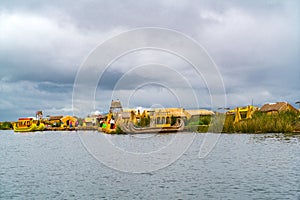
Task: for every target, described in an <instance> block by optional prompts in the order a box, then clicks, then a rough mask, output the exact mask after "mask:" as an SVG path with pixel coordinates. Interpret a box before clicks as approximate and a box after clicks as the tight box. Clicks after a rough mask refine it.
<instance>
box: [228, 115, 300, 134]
mask: <svg viewBox="0 0 300 200" xmlns="http://www.w3.org/2000/svg"><path fill="white" fill-rule="evenodd" d="M299 127H300V119H299V115H298V114H297V113H295V112H290V111H287V112H280V113H276V114H272V115H270V114H266V113H262V112H260V111H256V112H255V113H254V114H253V116H252V119H244V120H241V121H239V122H237V123H234V115H227V116H226V118H225V123H224V126H223V132H226V133H236V132H241V133H291V132H293V131H297V130H298V129H299Z"/></svg>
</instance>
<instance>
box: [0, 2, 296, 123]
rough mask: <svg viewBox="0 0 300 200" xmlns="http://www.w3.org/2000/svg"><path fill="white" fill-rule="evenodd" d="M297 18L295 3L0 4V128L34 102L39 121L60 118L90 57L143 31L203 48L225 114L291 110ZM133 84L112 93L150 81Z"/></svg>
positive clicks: (113, 77) (108, 84)
mask: <svg viewBox="0 0 300 200" xmlns="http://www.w3.org/2000/svg"><path fill="white" fill-rule="evenodd" d="M299 14H300V13H299V2H298V1H279V0H266V1H259V0H254V1H238V0H229V1H221V0H216V1H209V0H205V1H171V0H163V1H131V0H130V1H121V0H118V1H116V0H115V1H92V0H89V1H83V0H80V1H76V3H74V1H71V0H65V1H38V0H28V1H17V0H11V1H4V2H1V5H0V67H1V71H0V83H1V85H0V95H1V100H0V102H1V105H0V111H1V112H0V113H4V114H2V116H0V121H1V119H2V118H5V116H20V115H21V114H22V113H23V112H24V113H26V114H27V113H28V112H27V110H30V113H32V110H35V109H37V107H38V106H35V105H38V104H39V103H42V104H43V105H44V107H45V109H47V111H48V112H49V113H55V112H69V111H70V110H71V109H70V108H71V105H70V102H71V99H72V91H71V90H72V84H73V82H74V80H75V76H76V73H77V70H78V69H79V67H80V65H81V63H83V61H84V59H85V58H86V57H87V56H88V54H89V53H90V51H91V50H93V49H94V48H95V47H96V46H97V45H98V44H100V43H101V42H103V41H105V40H106V39H108V38H110V37H112V36H114V35H116V34H119V33H121V32H122V31H124V30H130V29H132V28H137V27H147V26H156V27H164V28H171V29H175V30H177V31H181V32H183V33H184V34H187V35H188V36H191V37H192V38H194V39H195V40H196V41H197V42H198V43H199V44H201V45H203V46H204V47H205V48H206V49H207V51H208V53H209V54H210V55H211V57H212V59H213V60H214V61H215V62H216V64H217V65H218V67H219V70H220V72H221V74H222V77H223V79H224V83H225V87H226V89H227V91H228V102H229V103H230V104H231V105H243V104H246V103H248V102H249V101H251V100H249V99H251V98H254V99H256V102H257V104H262V103H264V102H268V101H277V100H284V101H290V102H291V103H293V102H294V101H297V100H299V99H298V98H299V97H298V96H297V95H298V94H299V90H300V88H299V87H300V86H299V85H300V83H299V80H300V68H299V66H300V60H299V53H300V49H299V46H300V45H299V44H300V41H299V38H300V29H299V25H298V19H299V18H300V16H299ZM142 58H143V59H140V61H141V62H146V61H145V60H147V58H146V59H144V58H145V57H142ZM134 59H135V58H132V60H131V61H130V59H129V61H126V62H123V63H122V62H121V63H118V64H117V67H116V68H113V70H108V71H107V72H106V75H105V76H103V77H102V79H101V80H100V82H99V87H100V88H101V87H102V88H103V89H104V90H106V91H107V92H108V91H109V90H112V89H113V88H114V86H115V84H116V83H117V82H118V80H120V78H121V77H122V76H123V75H124V73H126V70H127V69H129V68H128V67H126V66H131V65H134V64H135V63H136V62H135V61H134ZM165 60H168V59H166V58H165ZM158 61H159V59H158ZM146 63H147V62H146ZM174 63H179V62H176V61H175V62H174ZM174 63H171V62H170V63H167V64H169V66H175V65H176V64H174ZM118 67H119V68H118ZM176 67H178V66H176ZM176 67H175V68H176ZM188 68H189V66H186V65H182V67H181V68H180V67H178V68H176V69H178V70H180V69H181V70H182V74H183V75H185V76H187V77H188V78H189V79H190V82H191V83H192V84H193V87H194V88H196V89H198V91H199V93H201V94H203V93H202V90H204V89H205V87H204V86H205V85H203V82H202V81H203V80H200V79H199V77H197V78H195V77H194V76H193V73H192V72H191V71H189V70H188ZM134 79H135V81H129V82H127V84H126V85H122V87H120V88H119V89H120V90H123V89H126V90H129V89H132V88H134V87H135V84H136V83H141V82H143V81H150V79H147V77H145V76H143V75H142V74H136V75H135V76H134ZM170 82H172V80H171V79H170ZM198 82H201V83H200V84H197V83H198ZM174 85H176V84H174ZM287 91H288V92H287ZM16 93H17V94H18V96H16ZM62 94H64V95H62ZM201 94H200V96H201ZM145 95H146V93H145ZM108 98H109V97H108ZM143 98H144V100H143V99H142V100H141V102H140V105H145V103H143V101H144V102H145V101H146V100H147V96H145V97H143ZM17 99H26V105H25V103H23V102H20V101H18V100H17ZM36 99H41V100H40V102H39V101H37V100H36ZM137 103H138V102H137ZM15 110H19V111H18V112H20V113H16V112H15ZM8 113H10V114H8ZM11 113H14V115H13V114H11ZM30 113H28V114H30ZM9 118H10V117H9Z"/></svg>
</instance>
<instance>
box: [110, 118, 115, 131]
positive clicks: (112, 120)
mask: <svg viewBox="0 0 300 200" xmlns="http://www.w3.org/2000/svg"><path fill="white" fill-rule="evenodd" d="M114 128H115V119H114V118H111V120H110V129H114Z"/></svg>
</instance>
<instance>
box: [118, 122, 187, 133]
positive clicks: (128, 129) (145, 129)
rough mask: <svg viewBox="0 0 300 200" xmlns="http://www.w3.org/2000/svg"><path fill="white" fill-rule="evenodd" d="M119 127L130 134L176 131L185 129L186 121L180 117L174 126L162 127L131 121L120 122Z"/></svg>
mask: <svg viewBox="0 0 300 200" xmlns="http://www.w3.org/2000/svg"><path fill="white" fill-rule="evenodd" d="M119 127H120V128H121V130H122V131H123V132H124V133H128V134H142V133H174V132H181V131H183V129H184V121H183V120H182V119H180V118H178V119H177V122H176V124H174V125H173V126H161V127H136V126H135V125H134V124H133V123H132V122H129V123H128V124H125V123H119Z"/></svg>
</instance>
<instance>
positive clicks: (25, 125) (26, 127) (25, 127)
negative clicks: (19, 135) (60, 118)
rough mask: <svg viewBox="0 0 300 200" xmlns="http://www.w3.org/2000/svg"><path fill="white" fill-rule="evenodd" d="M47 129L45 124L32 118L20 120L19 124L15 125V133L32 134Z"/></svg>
mask: <svg viewBox="0 0 300 200" xmlns="http://www.w3.org/2000/svg"><path fill="white" fill-rule="evenodd" d="M44 129H45V125H44V123H42V122H40V121H38V120H34V119H33V118H31V117H28V118H19V120H18V122H16V123H15V124H14V131H15V132H32V131H43V130H44Z"/></svg>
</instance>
